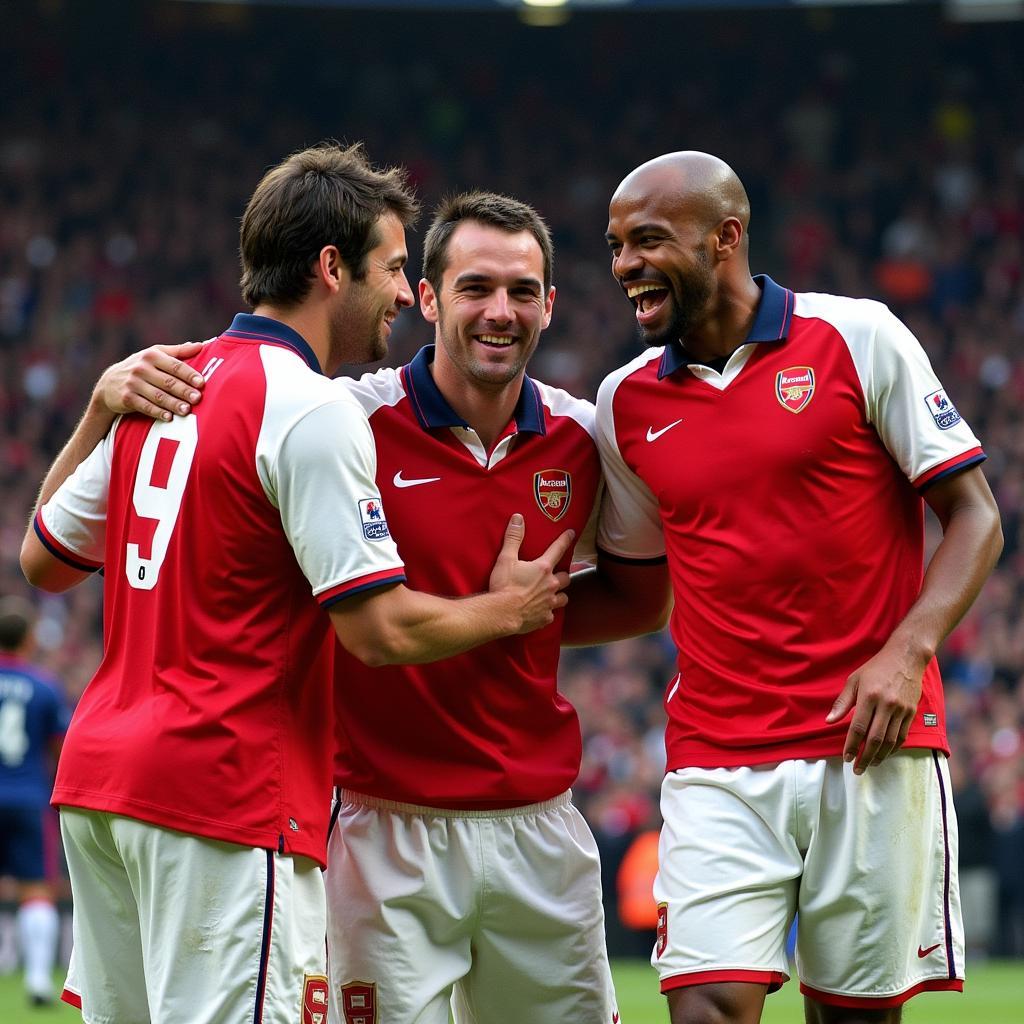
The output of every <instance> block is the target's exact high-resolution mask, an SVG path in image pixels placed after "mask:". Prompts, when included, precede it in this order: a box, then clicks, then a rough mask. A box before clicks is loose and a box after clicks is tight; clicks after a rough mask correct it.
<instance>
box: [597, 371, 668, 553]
mask: <svg viewBox="0 0 1024 1024" xmlns="http://www.w3.org/2000/svg"><path fill="white" fill-rule="evenodd" d="M649 358H651V356H650V354H645V356H644V357H642V360H643V361H646V359H649ZM638 362H639V361H638V360H634V362H632V363H629V364H627V365H626V366H624V367H622V368H621V369H619V370H615V371H614V372H613V373H610V374H609V375H608V376H607V377H606V378H605V379H604V381H603V382H602V384H601V387H600V388H599V389H598V392H597V448H598V451H599V452H600V454H601V468H602V469H603V471H604V496H603V498H602V500H601V511H600V517H599V520H598V529H597V546H598V548H600V550H602V551H606V552H607V553H608V554H610V555H618V556H620V557H622V558H627V559H635V560H638V561H639V560H643V559H650V558H661V557H664V554H665V538H664V535H663V533H662V528H661V516H660V514H659V511H658V499H657V498H655V496H654V495H653V494H652V493H651V490H650V488H649V487H648V486H647V485H646V484H645V483H644V482H643V481H642V480H641V479H640V478H639V477H638V476H637V475H636V473H634V472H633V471H632V470H631V469H630V468H629V466H627V465H626V462H625V460H624V459H623V457H622V453H621V452H620V451H619V444H618V440H617V438H616V427H615V410H614V402H615V394H616V391H617V390H618V387H619V385H620V384H621V383H622V381H623V380H624V379H625V378H626V377H627V376H628V375H629V374H630V373H631V372H632V371H633V370H634V369H635V368H636V366H637V363H638Z"/></svg>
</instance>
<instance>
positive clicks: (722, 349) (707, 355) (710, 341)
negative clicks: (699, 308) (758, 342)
mask: <svg viewBox="0 0 1024 1024" xmlns="http://www.w3.org/2000/svg"><path fill="white" fill-rule="evenodd" d="M760 304H761V289H760V288H758V286H757V283H756V282H755V281H754V279H753V278H752V277H750V275H749V274H747V276H746V278H745V280H741V281H740V282H738V283H737V284H729V283H723V286H722V287H721V289H720V291H719V293H718V296H717V298H716V301H715V304H714V306H713V307H712V308H711V310H710V311H709V313H708V316H707V317H705V319H704V320H703V321H701V323H699V324H697V325H696V327H694V328H693V330H691V331H690V332H689V333H687V334H686V335H685V336H684V337H682V338H680V339H679V340H680V342H681V343H682V345H683V348H685V349H686V351H687V352H689V353H690V355H691V356H693V358H694V359H696V360H699V361H700V362H705V363H710V362H713V361H714V360H716V359H725V358H727V357H728V356H730V355H732V353H733V352H735V351H736V349H738V348H739V347H740V345H742V344H743V342H744V341H746V339H747V336H748V335H749V334H750V329H751V327H753V325H754V320H755V319H756V318H757V308H758V306H759V305H760Z"/></svg>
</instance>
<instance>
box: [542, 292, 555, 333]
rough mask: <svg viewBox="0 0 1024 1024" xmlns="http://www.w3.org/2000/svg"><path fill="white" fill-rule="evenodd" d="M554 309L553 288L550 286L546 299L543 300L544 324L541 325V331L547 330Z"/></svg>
mask: <svg viewBox="0 0 1024 1024" xmlns="http://www.w3.org/2000/svg"><path fill="white" fill-rule="evenodd" d="M554 308H555V286H554V285H552V286H551V287H550V288H549V289H548V295H547V298H546V299H545V300H544V323H543V324H542V325H541V330H544V329H545V328H547V326H548V325H549V324H550V323H551V312H552V310H553V309H554Z"/></svg>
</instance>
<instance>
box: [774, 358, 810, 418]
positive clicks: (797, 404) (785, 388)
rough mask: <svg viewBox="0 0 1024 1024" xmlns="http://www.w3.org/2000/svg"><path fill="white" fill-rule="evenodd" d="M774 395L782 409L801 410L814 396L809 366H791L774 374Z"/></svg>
mask: <svg viewBox="0 0 1024 1024" xmlns="http://www.w3.org/2000/svg"><path fill="white" fill-rule="evenodd" d="M775 397H776V398H777V399H778V400H779V402H780V403H781V404H782V407H783V409H788V410H789V411H790V412H803V411H804V409H806V408H807V406H808V404H809V403H810V401H811V399H812V398H813V397H814V371H813V370H812V369H811V368H810V367H809V366H791V367H789V369H788V370H780V371H779V372H778V373H777V374H776V375H775Z"/></svg>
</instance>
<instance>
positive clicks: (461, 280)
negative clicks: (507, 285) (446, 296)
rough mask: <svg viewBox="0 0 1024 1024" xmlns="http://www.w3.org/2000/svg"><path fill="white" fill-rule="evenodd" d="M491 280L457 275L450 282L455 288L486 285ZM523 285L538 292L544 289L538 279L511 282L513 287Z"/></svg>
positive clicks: (484, 277) (488, 276)
mask: <svg viewBox="0 0 1024 1024" xmlns="http://www.w3.org/2000/svg"><path fill="white" fill-rule="evenodd" d="M493 280H494V278H493V277H492V276H491V275H490V274H472V273H469V274H459V276H458V277H457V278H455V280H454V281H453V282H452V287H453V288H457V287H458V286H459V285H465V284H487V283H489V282H491V281H493ZM524 285H525V286H526V287H528V288H536V289H537V290H538V291H539V290H540V289H541V288H543V287H544V285H543V283H542V282H541V280H540V278H538V277H517V278H516V279H515V280H514V281H513V282H512V286H513V287H516V286H519V287H522V286H524Z"/></svg>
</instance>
